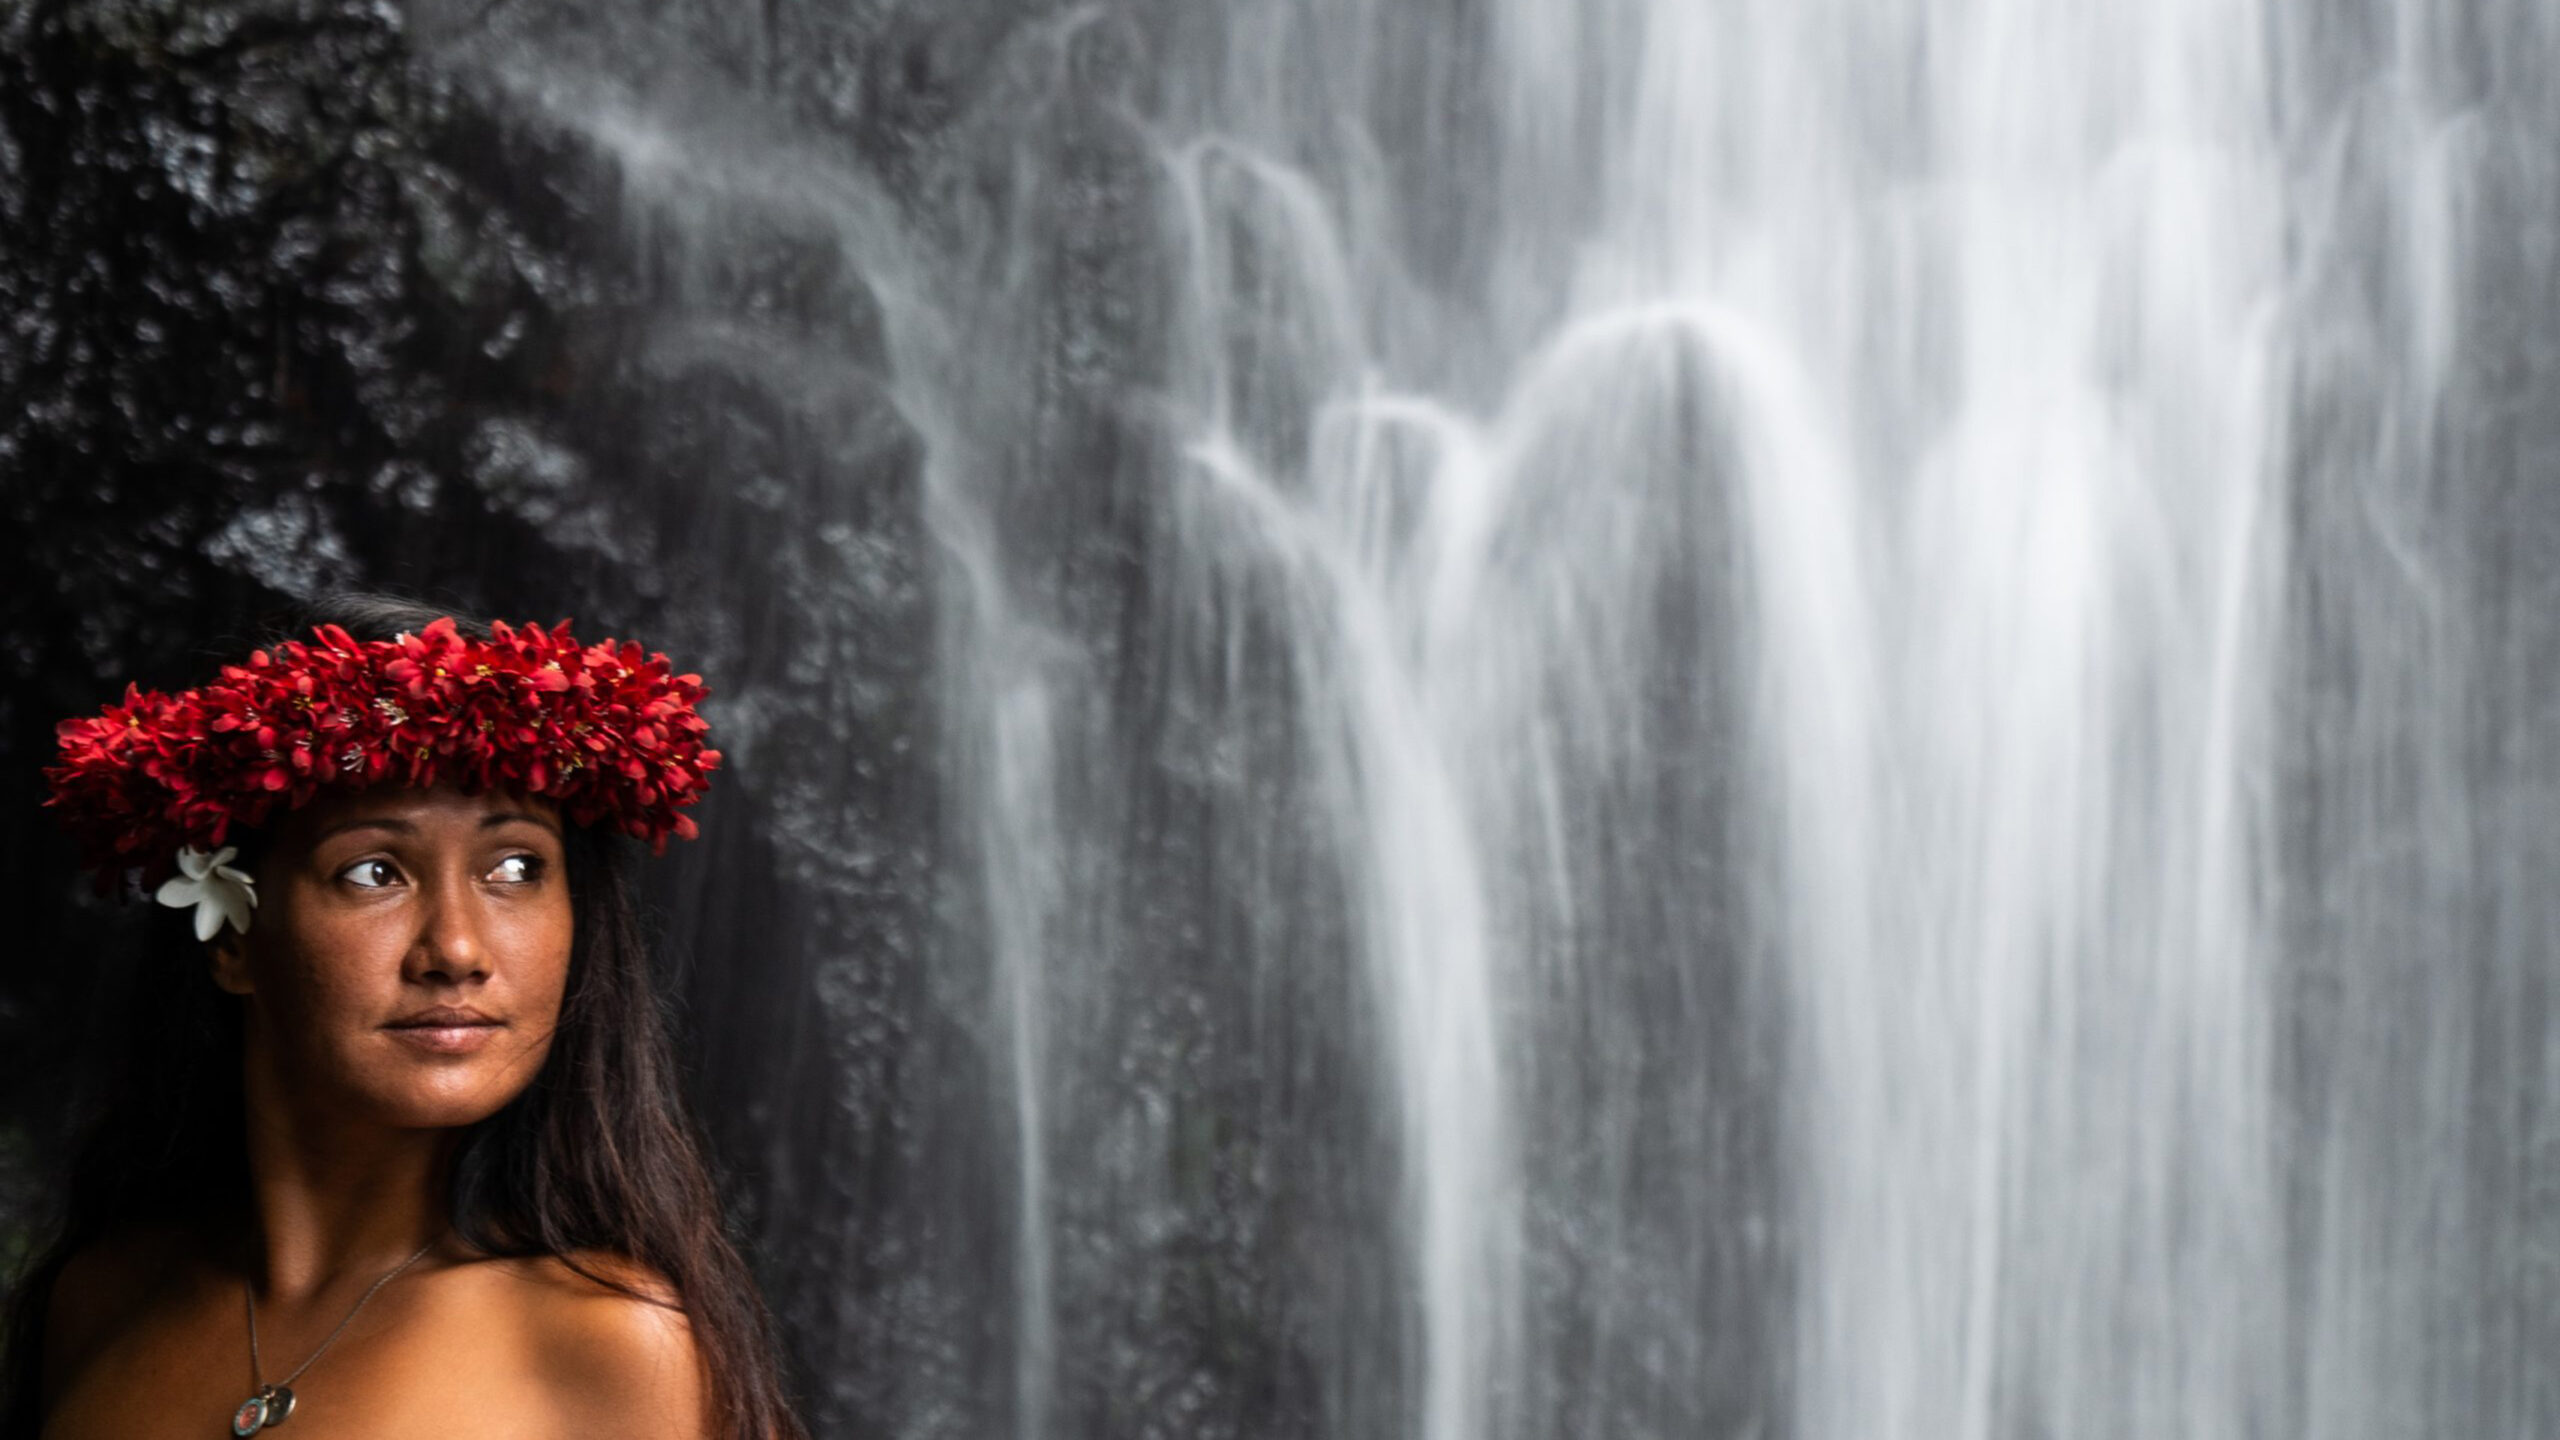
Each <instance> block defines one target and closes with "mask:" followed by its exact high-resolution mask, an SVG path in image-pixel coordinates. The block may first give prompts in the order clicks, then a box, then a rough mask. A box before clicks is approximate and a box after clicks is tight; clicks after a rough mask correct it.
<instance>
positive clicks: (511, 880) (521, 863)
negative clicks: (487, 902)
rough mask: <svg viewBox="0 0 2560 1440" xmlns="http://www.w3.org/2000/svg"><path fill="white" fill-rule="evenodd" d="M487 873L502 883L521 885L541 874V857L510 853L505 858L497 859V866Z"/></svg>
mask: <svg viewBox="0 0 2560 1440" xmlns="http://www.w3.org/2000/svg"><path fill="white" fill-rule="evenodd" d="M489 874H490V876H491V877H492V878H494V879H496V880H499V881H501V882H503V883H506V884H511V885H522V884H525V883H526V882H528V881H531V880H533V879H535V878H537V877H538V876H540V875H541V874H542V857H541V856H539V855H510V856H508V857H507V858H506V859H504V860H501V861H499V862H498V868H497V869H495V870H492V871H490V872H489Z"/></svg>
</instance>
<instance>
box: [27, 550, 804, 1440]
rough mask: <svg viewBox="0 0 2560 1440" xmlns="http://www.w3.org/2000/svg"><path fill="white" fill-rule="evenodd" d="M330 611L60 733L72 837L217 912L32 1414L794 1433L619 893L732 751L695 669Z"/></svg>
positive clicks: (141, 1087)
mask: <svg viewBox="0 0 2560 1440" xmlns="http://www.w3.org/2000/svg"><path fill="white" fill-rule="evenodd" d="M309 618H310V620H311V622H312V628H310V629H309V630H308V632H307V633H308V634H309V635H310V636H311V637H312V638H311V639H310V640H308V641H307V642H302V643H291V642H289V643H285V644H282V645H279V646H276V647H272V648H271V649H270V650H267V651H260V652H258V653H257V654H256V655H255V656H253V657H252V658H251V661H250V662H249V663H248V664H247V665H244V666H235V667H226V668H225V670H224V671H223V673H222V676H221V677H220V678H219V679H218V680H217V681H216V682H214V683H213V684H211V685H208V686H206V687H204V688H202V689H200V690H195V691H189V692H186V693H185V694H183V695H179V696H155V695H144V694H139V693H136V692H132V691H128V692H127V699H126V701H125V703H124V704H122V705H118V706H114V707H110V708H109V710H108V711H107V712H106V713H105V714H104V715H101V716H98V717H95V718H93V719H89V720H83V721H75V722H69V723H66V724H65V725H64V727H63V756H62V763H61V764H60V765H59V766H57V767H56V768H55V769H54V770H52V771H51V772H49V777H50V778H51V779H52V780H53V782H54V786H55V795H54V800H53V803H54V804H55V805H56V806H57V807H58V808H59V809H60V810H61V812H62V813H63V816H64V818H65V821H66V823H67V824H68V825H69V826H70V827H71V828H72V829H73V830H74V832H75V834H77V835H78V837H79V838H80V839H81V840H82V842H83V843H84V845H85V846H86V847H87V849H88V851H89V853H90V855H91V858H92V860H93V861H94V862H95V863H96V864H97V865H98V867H99V868H100V870H101V872H102V874H104V875H108V876H113V875H116V874H120V873H122V872H123V871H125V870H127V869H131V868H140V869H142V870H143V871H144V879H145V881H146V883H150V882H159V888H158V889H157V891H156V892H155V893H156V896H157V898H158V899H159V901H160V903H161V904H163V905H166V906H170V907H172V908H174V909H177V910H180V911H182V912H184V914H185V915H186V917H187V918H188V919H190V920H192V922H193V924H192V926H191V927H190V926H188V925H187V924H186V923H185V922H184V921H181V920H178V919H177V917H171V921H172V929H171V931H170V938H171V941H172V948H173V951H174V952H176V953H175V954H174V955H173V958H172V960H171V963H169V964H167V965H165V966H155V967H146V974H145V975H144V978H143V980H142V982H141V992H142V993H141V994H140V995H139V996H138V997H137V1001H136V1007H135V1013H134V1017H133V1018H134V1022H135V1023H134V1025H133V1026H132V1029H131V1031H130V1034H131V1037H132V1042H133V1044H132V1053H131V1055H130V1056H129V1057H128V1059H127V1062H126V1064H125V1066H124V1068H123V1073H122V1078H121V1084H120V1085H119V1086H118V1087H117V1088H116V1089H115V1091H114V1092H113V1094H112V1095H111V1096H110V1098H109V1100H108V1104H107V1108H106V1110H105V1112H104V1113H103V1114H102V1115H101V1116H100V1117H99V1119H98V1122H97V1124H96V1126H95V1128H94V1129H93V1130H92V1131H91V1132H90V1138H89V1140H88V1143H87V1144H86V1146H85V1148H84V1149H83V1150H82V1152H81V1153H80V1155H79V1157H78V1160H77V1163H76V1166H75V1169H74V1172H73V1176H72V1184H71V1190H70V1194H69V1196H68V1197H67V1198H68V1204H67V1207H66V1214H67V1216H68V1220H67V1223H66V1225H65V1227H64V1230H63V1232H62V1233H61V1235H60V1236H59V1238H58V1240H56V1242H55V1243H54V1244H53V1245H52V1247H51V1248H50V1249H49V1250H48V1251H46V1252H45V1253H44V1254H43V1255H42V1256H40V1257H39V1258H38V1260H37V1261H36V1262H35V1264H34V1265H33V1266H32V1268H31V1269H30V1270H29V1272H28V1273H27V1275H26V1277H25V1278H24V1279H23V1280H22V1282H21V1284H20V1287H19V1292H18V1295H17V1299H16V1303H15V1305H14V1307H13V1311H12V1317H11V1329H10V1335H9V1342H8V1343H9V1356H8V1361H9V1365H8V1384H9V1392H10V1393H9V1395H8V1397H7V1403H6V1408H5V1415H6V1418H7V1430H6V1433H7V1434H8V1435H9V1436H36V1435H39V1434H41V1435H42V1436H45V1437H47V1440H83V1437H91V1436H99V1437H105V1436H113V1437H118V1440H150V1437H158V1436H167V1437H170V1440H185V1437H200V1436H206V1435H218V1434H221V1433H223V1432H222V1430H221V1428H220V1427H222V1426H224V1425H226V1424H227V1425H229V1426H230V1427H231V1433H232V1434H233V1435H235V1436H246V1435H251V1434H256V1433H258V1432H259V1431H261V1430H265V1429H273V1428H277V1427H280V1426H287V1425H290V1426H291V1427H292V1430H291V1431H288V1436H287V1440H289V1437H290V1434H291V1433H293V1432H295V1431H298V1432H301V1433H304V1434H306V1435H308V1436H310V1437H313V1440H325V1437H328V1436H362V1437H369V1440H398V1437H406V1436H419V1437H425V1436H429V1435H434V1436H450V1435H454V1434H468V1435H474V1436H509V1437H524V1440H537V1437H539V1440H553V1437H560V1440H565V1437H573V1436H616V1437H663V1440H695V1437H705V1436H719V1437H752V1440H791V1437H796V1436H798V1435H799V1434H800V1431H799V1427H798V1426H797V1424H796V1422H794V1421H793V1419H792V1418H791V1416H790V1414H789V1411H788V1408H787V1406H786V1403H785V1401H784V1399H783V1395H782V1389H781V1384H780V1381H779V1378H778V1376H777V1374H776V1368H775V1363H774V1359H773V1353H772V1342H771V1339H770V1337H769V1334H768V1328H767V1321H766V1317H765V1313H764V1309H763V1305H762V1303H761V1301H760V1300H759V1298H758V1297H757V1295H756V1292H755V1289H754V1285H753V1282H752V1280H751V1279H750V1277H749V1275H748V1273H747V1270H746V1267H745V1266H744V1265H743V1264H742V1263H741V1261H740V1259H739V1257H738V1255H737V1253H736V1251H735V1250H733V1249H732V1248H731V1246H730V1244H729V1243H728V1241H727V1240H726V1239H725V1238H724V1235H723V1230H722V1226H721V1223H720V1217H719V1212H718V1206H717V1201H716V1198H715V1195H714V1192H713V1189H712V1186H711V1183H710V1181H709V1178H708V1175H707V1173H706V1171H705V1168H704V1165H703V1162H702V1158H701V1155H700V1151H699V1149H698V1147H697V1144H696V1141H695V1139H694V1136H693V1132H692V1130H691V1128H690V1126H689V1124H688V1123H687V1122H686V1119H685V1116H684V1112H683V1108H682V1104H681V1101H680V1100H679V1098H678V1095H677V1092H676V1087H675V1078H674V1072H673V1068H672V1065H671V1062H670V1060H669V1056H668V1050H667V1043H666V1039H665V1036H664V1033H663V1031H662V1028H661V1024H660V1019H659V1011H658V1007H657V1003H656V1001H655V1000H654V999H653V998H652V995H651V993H650V989H649V975H648V967H647V962H646V957H645V956H644V955H643V954H642V951H641V948H640V945H639V942H638V939H637V932H636V929H635V927H634V924H633V921H632V916H631V911H630V905H629V901H628V899H627V893H626V884H627V880H626V873H625V872H626V869H627V854H626V852H627V851H628V850H629V849H630V848H631V840H630V839H628V838H624V837H638V838H642V839H648V840H652V841H655V842H658V843H660V844H663V843H664V841H665V840H666V839H667V838H668V837H670V836H680V837H689V836H690V835H691V834H692V833H693V825H692V822H691V820H690V819H689V818H688V817H686V816H684V815H683V814H681V813H680V812H681V810H682V809H683V807H685V806H687V805H690V804H691V803H692V802H693V801H694V800H695V799H696V798H698V797H699V795H700V794H701V792H702V790H703V788H704V787H705V785H706V784H707V780H708V775H709V773H710V771H711V770H712V769H713V768H715V767H716V766H717V765H718V763H719V755H718V752H716V751H712V750H708V749H705V748H703V746H702V743H701V737H702V734H703V729H704V727H703V725H702V722H701V720H700V717H699V716H698V715H696V714H695V712H694V701H695V700H696V699H698V698H699V696H700V694H701V685H700V682H699V681H698V680H697V679H696V678H695V677H692V676H676V675H673V674H672V673H670V667H668V665H667V664H666V661H665V657H663V656H655V655H651V656H643V655H642V653H641V652H640V650H639V648H638V647H636V646H630V645H622V646H615V645H613V644H611V643H607V644H604V645H597V646H581V645H579V644H578V643H577V642H576V641H574V640H572V639H570V638H569V636H568V631H567V627H566V626H565V625H564V626H562V627H560V628H559V629H557V630H555V631H549V632H546V631H543V630H541V629H539V628H529V629H526V630H522V631H515V630H510V629H508V628H507V627H505V626H503V625H501V626H493V627H489V628H487V629H480V628H478V627H473V628H470V629H468V630H466V629H464V628H462V627H460V626H457V625H456V623H455V622H453V621H452V620H450V619H447V618H445V617H443V616H440V615H438V614H437V613H436V612H434V611H430V610H423V609H420V608H418V607H415V606H412V605H408V604H406V603H403V602H398V601H387V600H380V599H372V598H358V599H353V600H346V601H340V602H336V603H334V604H332V605H329V606H327V607H325V608H324V609H323V610H322V611H320V612H319V613H315V614H313V615H312V616H311V617H309ZM163 877H165V879H164V878H163Z"/></svg>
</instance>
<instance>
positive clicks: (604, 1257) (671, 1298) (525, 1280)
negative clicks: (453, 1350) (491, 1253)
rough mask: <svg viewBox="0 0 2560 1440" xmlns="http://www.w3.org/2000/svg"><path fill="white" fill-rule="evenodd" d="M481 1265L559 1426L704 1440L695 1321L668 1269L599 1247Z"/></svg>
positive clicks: (641, 1437)
mask: <svg viewBox="0 0 2560 1440" xmlns="http://www.w3.org/2000/svg"><path fill="white" fill-rule="evenodd" d="M487 1268H488V1270H489V1272H490V1278H491V1280H492V1282H493V1284H494V1286H495V1288H496V1290H497V1292H498V1294H499V1295H502V1296H503V1297H504V1302H503V1303H504V1304H505V1305H506V1308H507V1309H508V1310H509V1311H511V1312H512V1314H513V1319H514V1321H515V1324H514V1326H512V1327H511V1328H514V1329H515V1330H516V1331H517V1333H518V1334H519V1335H521V1336H522V1337H523V1340H524V1342H525V1344H524V1349H523V1351H522V1352H521V1353H522V1355H523V1358H524V1360H525V1361H526V1363H527V1364H529V1365H530V1366H531V1367H533V1369H534V1371H535V1372H536V1373H535V1375H534V1376H533V1377H532V1378H534V1379H535V1380H537V1381H538V1382H539V1384H540V1385H541V1388H542V1389H543V1391H544V1392H545V1394H546V1395H547V1396H548V1397H549V1398H550V1401H551V1403H550V1405H549V1406H548V1407H547V1408H550V1409H552V1410H553V1412H554V1413H555V1414H556V1415H557V1416H558V1417H559V1423H560V1430H561V1433H562V1434H564V1435H606V1434H610V1435H617V1436H631V1437H634V1440H701V1437H703V1436H706V1435H707V1434H708V1433H709V1431H708V1428H707V1425H706V1419H707V1416H706V1413H705V1404H706V1401H707V1387H706V1386H705V1384H704V1381H703V1374H702V1358H701V1354H700V1351H699V1350H698V1349H697V1348H696V1346H695V1344H694V1338H693V1325H692V1322H690V1321H689V1320H688V1319H686V1317H685V1313H684V1311H683V1309H682V1308H681V1306H680V1305H679V1304H678V1297H677V1295H676V1291H675V1287H674V1286H673V1285H672V1284H671V1283H669V1282H668V1280H667V1278H666V1277H665V1276H664V1275H661V1274H659V1273H658V1272H657V1271H655V1270H652V1269H650V1268H649V1267H647V1266H644V1265H640V1264H638V1263H636V1262H634V1261H632V1260H629V1259H626V1258H624V1257H622V1256H618V1255H612V1254H608V1253H603V1252H580V1253H578V1254H575V1255H570V1256H566V1257H559V1256H542V1257H535V1258H529V1259H521V1260H503V1261H495V1262H490V1264H489V1265H488V1267H487Z"/></svg>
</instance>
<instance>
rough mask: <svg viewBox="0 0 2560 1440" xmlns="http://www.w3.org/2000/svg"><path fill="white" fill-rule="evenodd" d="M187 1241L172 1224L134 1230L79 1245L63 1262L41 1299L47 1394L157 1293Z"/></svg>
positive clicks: (187, 1249) (183, 1257) (185, 1252)
mask: <svg viewBox="0 0 2560 1440" xmlns="http://www.w3.org/2000/svg"><path fill="white" fill-rule="evenodd" d="M190 1238H191V1237H189V1236H188V1234H187V1233H186V1232H185V1231H184V1230H183V1229H181V1228H179V1227H177V1226H174V1225H170V1226H142V1227H136V1228H134V1229H130V1230H126V1231H121V1232H119V1233H116V1234H113V1235H109V1236H107V1237H105V1238H103V1239H100V1240H98V1241H96V1242H95V1243H92V1244H89V1245H86V1246H83V1247H82V1248H80V1249H79V1250H77V1251H75V1252H73V1253H72V1255H71V1257H70V1258H69V1259H68V1260H66V1261H64V1262H63V1266H62V1268H61V1269H60V1270H59V1271H57V1272H55V1274H54V1278H53V1292H52V1293H51V1294H50V1295H47V1296H46V1297H45V1315H44V1377H45V1388H46V1389H47V1390H48V1391H54V1390H58V1389H59V1388H60V1386H61V1383H62V1381H63V1380H64V1379H65V1378H66V1377H67V1376H68V1375H69V1374H70V1373H71V1372H72V1371H74V1370H76V1369H78V1368H79V1367H80V1366H81V1365H82V1364H83V1363H85V1362H86V1361H87V1360H88V1359H89V1358H90V1357H91V1356H93V1355H95V1354H96V1353H97V1352H98V1350H99V1349H100V1348H101V1347H103V1346H104V1345H106V1344H107V1342H108V1341H110V1340H112V1339H113V1338H114V1337H115V1335H116V1333H117V1332H118V1331H120V1330H122V1329H123V1328H124V1327H125V1325H126V1324H127V1323H128V1322H129V1321H130V1320H131V1319H132V1318H133V1316H134V1314H135V1313H136V1312H137V1311H138V1310H140V1309H141V1308H142V1307H144V1306H146V1305H148V1304H149V1303H150V1302H151V1300H152V1299H153V1298H154V1297H155V1296H157V1295H159V1294H160V1293H162V1291H163V1289H164V1287H165V1285H166V1282H167V1278H168V1276H169V1274H170V1272H171V1270H172V1269H173V1268H174V1267H177V1266H181V1265H183V1264H185V1263H186V1262H187V1260H188V1258H189V1256H190V1255H191V1253H192V1247H191V1245H190Z"/></svg>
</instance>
